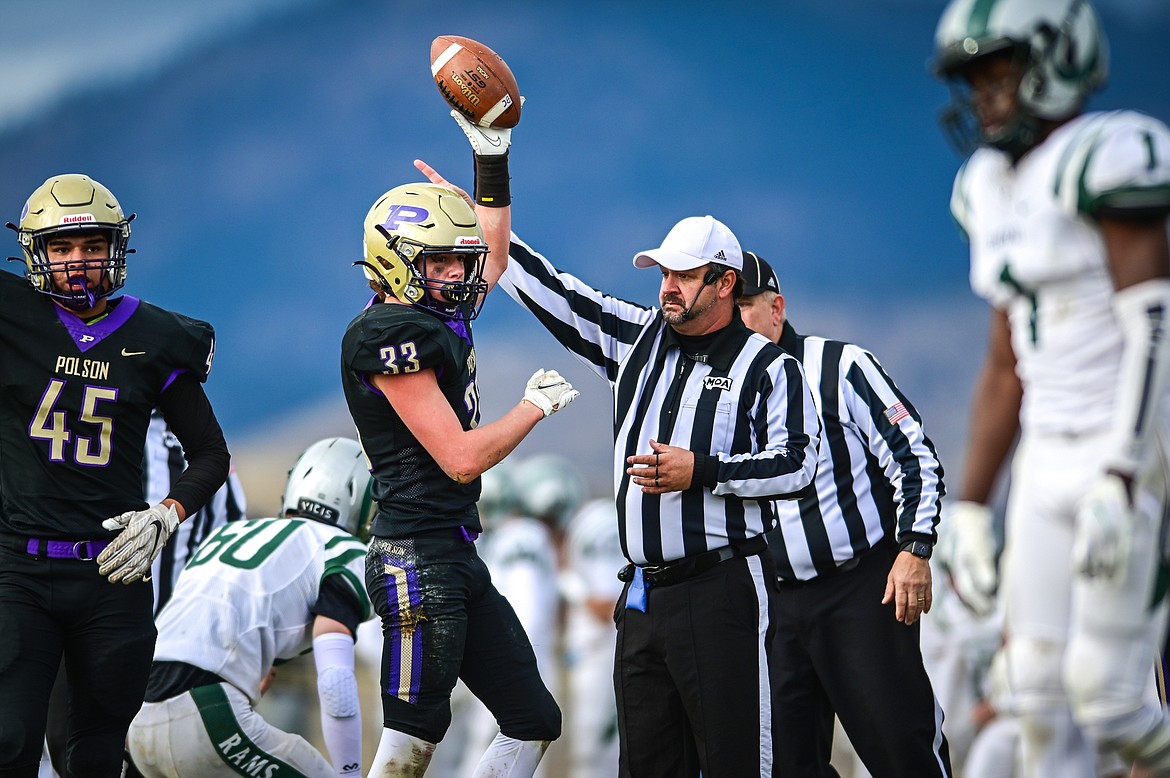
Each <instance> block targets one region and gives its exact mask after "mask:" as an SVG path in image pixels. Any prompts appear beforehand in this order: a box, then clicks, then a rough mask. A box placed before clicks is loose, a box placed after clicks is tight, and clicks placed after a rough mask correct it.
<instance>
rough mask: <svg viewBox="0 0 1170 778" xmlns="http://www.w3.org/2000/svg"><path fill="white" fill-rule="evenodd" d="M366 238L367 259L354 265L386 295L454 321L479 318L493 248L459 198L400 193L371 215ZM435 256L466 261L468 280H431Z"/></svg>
mask: <svg viewBox="0 0 1170 778" xmlns="http://www.w3.org/2000/svg"><path fill="white" fill-rule="evenodd" d="M364 238H365V240H364V248H365V258H364V259H361V260H358V261H357V262H355V263H354V264H355V265H362V266H363V268H364V269H365V272H366V277H367V278H369V279H370V280H371V281H374V282H375V283H376V284H378V285H379V286H381V288H382V290H383V291H385V292H387V293H389V294H392V295H393V296H394V297H396V298H397V299H399V300H401V301H402V302H405V303H410V304H411V305H417V306H419V307H420V308H426V309H428V310H430V311H433V312H435V313H438V314H439V315H441V316H444V317H446V318H449V319H458V320H461V321H471V320H472V319H474V318H475V317H476V316H478V315H479V311H480V308H482V307H483V297H484V295H485V294H486V293H487V283H485V282H484V280H483V263H484V257H485V256H486V254H487V252H488V247H487V244H486V243H484V239H483V230H481V229H480V227H479V222H478V221H477V220H476V218H475V211H473V210H472V208H471V206H469V205H468V204H467V202H466V201H465V200H464V199H463V198H462V197H460V196H459V195H458V194H457V193H456V192H454V191H452V190H451V189H448V188H446V187H442V186H437V185H435V184H406V185H404V186H399V187H395V188H394V189H391V190H390V191H389V192H387V193H386V194H384V195H382V196H381V197H379V198H378V201H377V202H376V203H374V206H373V207H372V208H370V212H369V213H368V214H366V221H365V230H364ZM435 254H458V255H462V257H463V267H464V273H463V280H462V281H447V280H444V279H440V278H431V277H430V276H429V275H428V274H427V257H428V256H431V255H435ZM432 291H437V292H439V293H440V296H441V297H442V300H437V299H435V297H434V296H433V295H432V294H430V292H432Z"/></svg>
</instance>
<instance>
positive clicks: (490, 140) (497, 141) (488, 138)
mask: <svg viewBox="0 0 1170 778" xmlns="http://www.w3.org/2000/svg"><path fill="white" fill-rule="evenodd" d="M483 137H484V140H486V141H487V142H488V143H490V144H492V145H493V146H499V145H500V139H499V138H498V137H496V136H495V135H488V134H487V133H486V132H485V133H484V135H483Z"/></svg>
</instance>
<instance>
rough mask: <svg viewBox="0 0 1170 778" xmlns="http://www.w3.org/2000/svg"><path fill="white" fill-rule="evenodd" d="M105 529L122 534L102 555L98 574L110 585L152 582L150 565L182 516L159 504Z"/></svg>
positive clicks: (109, 523)
mask: <svg viewBox="0 0 1170 778" xmlns="http://www.w3.org/2000/svg"><path fill="white" fill-rule="evenodd" d="M102 526H103V527H105V528H106V529H108V530H110V531H111V532H117V531H118V530H121V532H119V533H118V536H117V537H116V538H114V540H113V542H111V543H110V545H108V546H106V549H105V551H102V553H100V554H98V557H97V563H98V572H99V573H101V574H102V575H104V576H106V577H107V578H109V579H110V583H118V582H119V581H121V582H122V583H127V584H129V583H134V582H135V581H140V580H147V581H149V580H150V563H151V562H153V561H154V558H155V557H157V556H158V554H159V552H160V551H162V547H163V546H165V545H166V544H167V539H168V538H170V536H171V533H173V532H174V531H175V528H176V527H178V526H179V514H178V512H177V511H175V506H173V505H163V504H162V503H159V504H158V505H152V506H150V507H149V508H147V509H146V510H144V511H126V512H125V513H123V514H121V515H119V516H115V517H113V518H111V519H106V520H105V521H103V522H102Z"/></svg>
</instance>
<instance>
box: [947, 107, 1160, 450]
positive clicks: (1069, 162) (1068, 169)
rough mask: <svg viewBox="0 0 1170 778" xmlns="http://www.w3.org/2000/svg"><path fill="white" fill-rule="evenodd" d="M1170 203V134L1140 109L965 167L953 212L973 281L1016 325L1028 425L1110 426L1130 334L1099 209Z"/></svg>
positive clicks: (978, 156) (1076, 122) (977, 157)
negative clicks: (1015, 157)
mask: <svg viewBox="0 0 1170 778" xmlns="http://www.w3.org/2000/svg"><path fill="white" fill-rule="evenodd" d="M1166 209H1170V131H1168V130H1167V128H1166V126H1165V125H1163V124H1162V123H1160V122H1158V121H1156V120H1154V119H1151V118H1150V117H1148V116H1144V115H1142V114H1139V113H1134V112H1132V111H1116V112H1109V113H1089V114H1084V115H1082V116H1079V117H1077V118H1075V119H1073V120H1071V121H1069V122H1068V123H1067V124H1064V125H1062V126H1061V127H1059V128H1057V129H1056V130H1055V131H1054V132H1053V133H1052V134H1051V135H1050V136H1049V137H1048V138H1047V139H1046V140H1045V141H1044V142H1043V143H1042V144H1041V145H1039V146H1037V147H1036V148H1034V149H1032V150H1031V151H1030V152H1028V154H1026V155H1025V156H1024V157H1023V158H1021V159H1020V160H1019V162H1018V163H1017V164H1016V165H1014V166H1013V165H1012V164H1011V160H1010V158H1009V157H1008V156H1007V155H1006V154H1004V153H1002V152H999V151H996V150H994V149H990V148H981V149H979V150H978V151H976V152H975V153H974V154H972V155H971V158H970V159H969V160H967V162H966V163H965V164H964V166H963V167H962V169H960V171H959V174H958V176H957V177H956V179H955V185H954V190H953V192H952V196H951V212H952V213H953V214H954V217H955V219H956V220H957V221H958V223H959V226H960V227H961V228H962V229H963V231H964V233H965V235H966V237H967V238H968V240H969V241H970V244H971V287H972V289H974V291H975V293H976V294H978V295H979V296H981V297H983V298H985V299H986V300H987V301H988V302H989V303H991V305H993V306H995V307H996V308H999V309H1002V310H1003V311H1005V312H1006V313H1007V315H1008V318H1009V321H1010V323H1011V330H1012V347H1013V348H1014V350H1015V353H1016V359H1017V367H1016V370H1017V372H1018V373H1019V376H1020V379H1021V381H1022V382H1023V385H1024V401H1023V409H1022V411H1021V424H1022V425H1023V426H1024V428H1025V429H1027V430H1031V431H1034V432H1039V433H1045V434H1070V433H1071V434H1077V433H1083V432H1090V431H1094V430H1102V429H1105V428H1107V427H1108V426H1109V424H1110V421H1111V420H1112V418H1113V415H1114V410H1115V403H1116V399H1117V398H1116V383H1117V375H1118V373H1119V371H1120V369H1121V356H1122V346H1123V343H1122V331H1121V327H1120V325H1119V323H1118V321H1117V318H1116V317H1115V315H1114V312H1113V307H1112V298H1113V292H1114V287H1113V282H1112V280H1111V277H1110V275H1109V263H1108V260H1107V258H1106V254H1105V246H1104V242H1103V239H1102V236H1101V230H1100V227H1099V225H1098V224H1097V218H1098V217H1101V216H1124V215H1125V214H1127V213H1129V214H1143V213H1144V214H1156V213H1159V212H1161V213H1163V214H1164V213H1165V212H1166Z"/></svg>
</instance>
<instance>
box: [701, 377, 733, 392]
mask: <svg viewBox="0 0 1170 778" xmlns="http://www.w3.org/2000/svg"><path fill="white" fill-rule="evenodd" d="M734 383H735V382H734V381H733V380H732V379H731V378H730V377H728V376H718V375H709V376H707V377H706V378H704V379H703V388H704V389H721V390H722V391H724V392H729V391H731V387H732V384H734Z"/></svg>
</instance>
